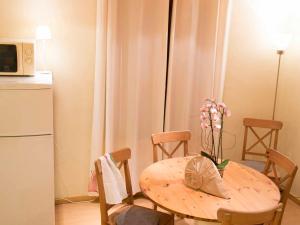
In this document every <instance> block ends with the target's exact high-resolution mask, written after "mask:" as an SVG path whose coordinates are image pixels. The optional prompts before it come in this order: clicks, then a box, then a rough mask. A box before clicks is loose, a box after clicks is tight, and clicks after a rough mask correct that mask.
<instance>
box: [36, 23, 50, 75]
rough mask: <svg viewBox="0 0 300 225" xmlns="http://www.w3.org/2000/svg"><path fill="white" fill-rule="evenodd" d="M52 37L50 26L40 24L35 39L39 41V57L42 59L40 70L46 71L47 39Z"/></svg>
mask: <svg viewBox="0 0 300 225" xmlns="http://www.w3.org/2000/svg"><path fill="white" fill-rule="evenodd" d="M51 38H52V35H51V31H50V28H49V27H48V26H44V25H43V26H38V27H37V28H36V31H35V39H36V43H37V46H36V48H37V50H38V52H39V54H38V56H39V57H37V58H39V59H40V66H41V70H42V71H40V72H47V71H46V41H47V40H50V39H51Z"/></svg>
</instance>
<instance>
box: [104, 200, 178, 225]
mask: <svg viewBox="0 0 300 225" xmlns="http://www.w3.org/2000/svg"><path fill="white" fill-rule="evenodd" d="M117 221H119V224H118V225H174V216H173V215H170V214H167V213H163V212H159V211H155V210H153V209H149V208H145V207H142V206H137V205H124V204H123V205H121V206H119V207H117V209H116V210H113V212H112V213H111V214H110V215H109V223H110V225H116V224H117Z"/></svg>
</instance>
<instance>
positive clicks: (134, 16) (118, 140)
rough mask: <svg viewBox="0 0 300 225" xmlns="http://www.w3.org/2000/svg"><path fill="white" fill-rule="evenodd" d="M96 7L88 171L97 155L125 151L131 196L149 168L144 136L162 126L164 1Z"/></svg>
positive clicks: (130, 0)
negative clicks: (129, 155) (128, 156)
mask: <svg viewBox="0 0 300 225" xmlns="http://www.w3.org/2000/svg"><path fill="white" fill-rule="evenodd" d="M97 5H98V6H97V37H96V41H97V45H96V71H95V87H94V112H93V128H92V129H93V130H92V149H91V171H93V169H94V166H93V162H94V160H95V159H96V158H97V157H99V156H101V155H102V154H103V153H105V152H111V151H114V150H116V149H119V148H123V147H130V148H131V149H132V159H131V160H130V167H131V176H132V181H133V189H134V191H135V192H136V191H138V190H139V187H138V177H139V174H140V173H141V171H142V170H143V169H144V168H145V167H146V166H147V165H150V164H151V162H152V144H151V140H150V136H151V134H152V133H155V132H160V131H162V126H163V108H164V92H165V85H164V84H165V79H166V54H167V29H168V0H127V1H118V0H98V2H97ZM92 184H94V185H92ZM94 189H95V180H94V182H92V183H90V187H89V191H93V190H94Z"/></svg>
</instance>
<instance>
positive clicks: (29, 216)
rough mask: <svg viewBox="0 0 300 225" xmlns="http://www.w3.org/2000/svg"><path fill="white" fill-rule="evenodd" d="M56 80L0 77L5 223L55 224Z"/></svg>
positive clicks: (0, 184) (0, 195)
mask: <svg viewBox="0 0 300 225" xmlns="http://www.w3.org/2000/svg"><path fill="white" fill-rule="evenodd" d="M52 92H53V91H52V75H51V74H50V73H49V74H37V75H36V76H34V77H0V224H1V225H54V223H55V222H54V203H55V199H54V153H53V93H52Z"/></svg>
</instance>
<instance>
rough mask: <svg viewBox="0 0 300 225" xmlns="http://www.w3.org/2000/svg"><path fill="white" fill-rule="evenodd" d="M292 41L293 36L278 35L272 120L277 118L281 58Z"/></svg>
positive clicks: (276, 39) (276, 40) (276, 38)
mask: <svg viewBox="0 0 300 225" xmlns="http://www.w3.org/2000/svg"><path fill="white" fill-rule="evenodd" d="M291 39H292V35H291V34H278V35H277V36H276V37H275V42H274V43H275V49H276V51H277V54H278V66H277V76H276V88H275V97H274V105H273V115H272V120H274V118H275V110H276V102H277V91H278V82H279V74H280V64H281V57H282V55H283V53H284V52H285V50H286V49H287V47H288V46H289V43H290V41H291Z"/></svg>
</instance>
